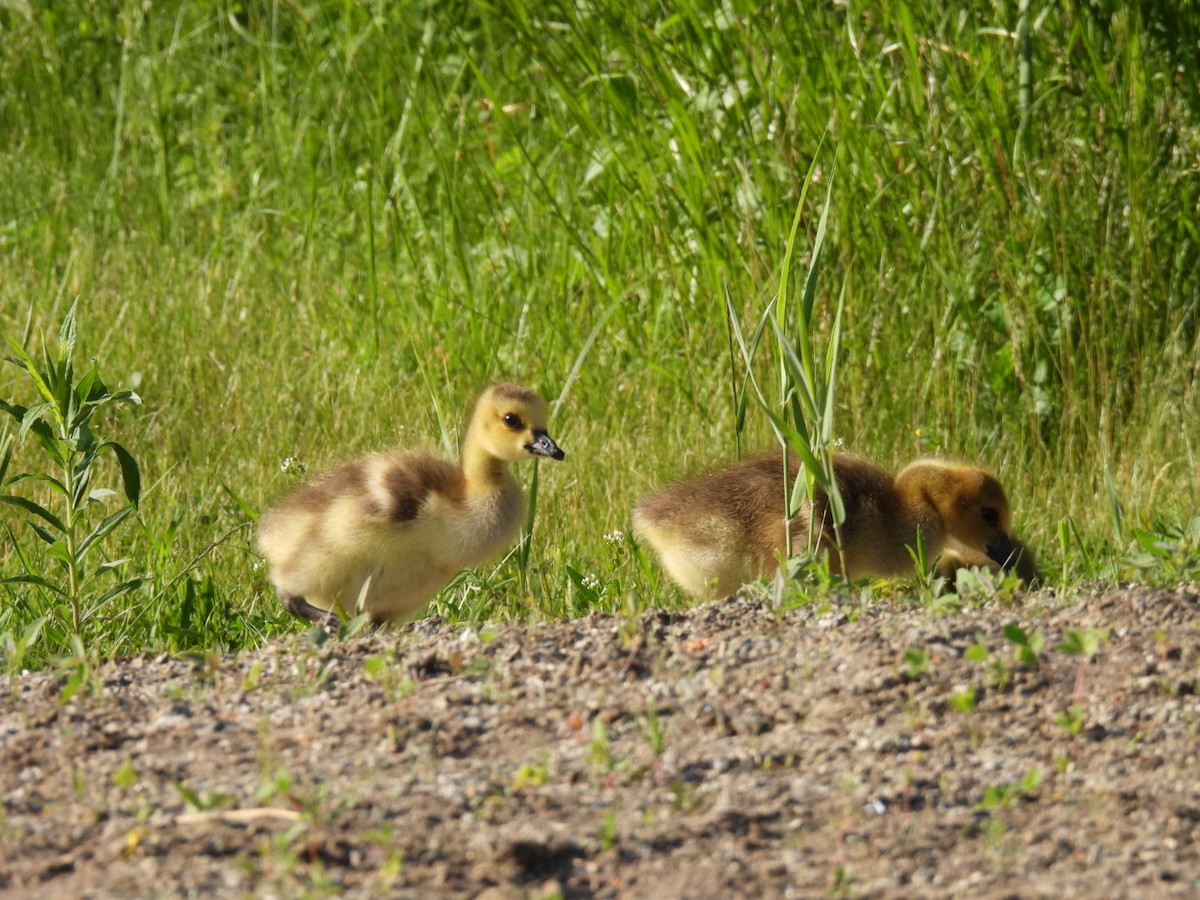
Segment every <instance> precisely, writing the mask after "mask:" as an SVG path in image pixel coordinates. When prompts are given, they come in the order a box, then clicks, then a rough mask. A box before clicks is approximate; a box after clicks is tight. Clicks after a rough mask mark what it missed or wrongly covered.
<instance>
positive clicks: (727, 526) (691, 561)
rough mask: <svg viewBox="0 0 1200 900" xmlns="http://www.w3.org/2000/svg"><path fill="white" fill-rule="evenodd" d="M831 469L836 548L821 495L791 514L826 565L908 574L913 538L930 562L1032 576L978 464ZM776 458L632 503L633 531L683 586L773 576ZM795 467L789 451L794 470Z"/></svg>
mask: <svg viewBox="0 0 1200 900" xmlns="http://www.w3.org/2000/svg"><path fill="white" fill-rule="evenodd" d="M833 465H834V475H835V477H836V478H837V483H838V489H839V490H840V492H841V495H842V502H843V504H844V506H845V511H846V521H845V522H843V523H842V528H841V530H842V551H841V553H838V552H837V549H836V547H837V545H836V542H835V540H834V530H833V519H832V515H831V514H830V512H829V509H828V500H827V497H826V496H825V494H824V492H821V491H818V492H817V496H816V497H815V498H814V501H813V502H812V503H811V504H809V503H805V504H804V506H803V507H802V508H801V510H800V511H799V512H798V513H797V514H796V516H795V518H793V519H792V542H793V546H794V547H806V546H807V545H808V540H809V534H810V529H815V530H816V533H815V534H814V535H813V537H814V544H815V547H816V548H817V549H822V548H824V549H826V550H828V551H829V552H830V554H831V563H832V567H833V569H834V570H835V571H836V572H838V573H840V574H842V575H843V576H845V577H846V578H850V579H854V578H860V577H862V576H866V575H880V576H892V575H912V574H914V572H915V571H916V567H915V565H914V563H913V559H912V556H911V555H910V552H909V548H914V549H915V548H916V546H917V535H918V531H919V533H920V539H921V542H922V544H923V546H924V551H925V555H926V557H927V558H929V559H936V558H937V557H938V556H939V555H940V556H941V560H940V562H939V564H938V570H939V572H940V573H941V574H944V575H948V576H949V575H952V574H953V572H954V570H955V569H957V568H959V567H960V566H988V567H991V568H996V567H1000V568H1003V569H1005V570H1006V571H1008V570H1011V569H1014V568H1015V570H1016V571H1017V574H1019V575H1020V576H1021V577H1022V578H1023V579H1025V581H1027V582H1031V581H1033V580H1034V579H1035V578H1037V569H1036V567H1035V565H1034V562H1033V555H1032V553H1030V551H1029V550H1028V549H1027V548H1025V546H1024V545H1023V544H1021V543H1020V542H1019V541H1016V540H1014V539H1013V537H1012V534H1011V532H1010V530H1009V529H1010V525H1011V513H1010V511H1009V506H1008V500H1007V498H1006V497H1005V496H1004V489H1003V488H1001V487H1000V483H999V482H998V481H997V480H996V479H995V478H994V477H993V476H992V475H991V474H989V473H988V472H986V471H984V470H983V469H979V468H976V467H974V466H965V465H954V464H950V463H945V462H940V461H937V460H931V459H923V460H918V461H916V462H914V463H912V464H911V465H909V466H907V467H906V468H905V469H904V470H903V471H901V472H900V474H899V475H897V476H896V477H894V478H893V477H892V476H891V475H890V474H888V473H887V472H885V471H883V470H882V469H880V468H878V467H877V466H874V465H872V464H871V463H869V462H867V461H866V460H864V459H861V458H859V457H856V456H850V455H845V454H838V455H836V456H835V457H834V463H833ZM782 473H783V461H782V458H781V456H780V454H778V453H768V454H765V455H763V456H758V457H755V458H753V459H748V460H744V461H743V462H740V463H737V464H735V465H732V466H729V467H728V468H725V469H721V470H719V471H716V472H713V473H711V474H709V475H704V476H701V477H700V478H697V479H694V480H692V481H687V482H684V483H682V484H677V485H674V486H672V487H668V488H666V489H664V490H662V491H659V492H658V493H656V494H652V495H650V496H649V497H644V498H642V499H641V500H639V501H638V502H637V504H636V505H635V507H634V509H633V529H634V532H635V533H636V534H637V535H638V537H640V538H641V539H642V540H644V541H645V542H646V543H648V544H649V545H650V546H651V547H653V548H654V550H655V551H656V552H657V554H658V556H659V559H660V560H661V561H662V566H663V568H664V569H666V571H667V574H668V575H670V576H671V578H672V579H674V581H675V582H676V583H677V584H678V585H679V586H680V587H681V588H683V589H684V590H685V591H687V592H688V593H689V594H692V595H693V596H694V597H696V598H697V599H701V600H708V599H715V598H717V597H725V596H728V595H729V594H732V593H734V592H735V591H737V589H738V588H739V587H741V585H743V584H745V583H747V582H749V581H753V580H754V579H756V578H759V577H762V576H770V575H772V574H774V572H775V570H776V569H777V567H778V563H777V559H778V557H779V555H781V554H782V553H783V552H784V547H785V534H784V504H783V484H782V481H783V479H782ZM798 473H799V463H798V462H797V461H796V460H795V459H794V458H793V460H792V465H791V477H792V478H793V479H794V478H796V477H797V475H798Z"/></svg>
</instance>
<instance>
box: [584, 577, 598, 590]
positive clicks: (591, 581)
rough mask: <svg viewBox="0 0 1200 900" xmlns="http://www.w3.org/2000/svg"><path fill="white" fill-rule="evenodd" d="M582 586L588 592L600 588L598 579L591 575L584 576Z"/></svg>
mask: <svg viewBox="0 0 1200 900" xmlns="http://www.w3.org/2000/svg"><path fill="white" fill-rule="evenodd" d="M583 586H584V587H585V588H587V589H588V590H589V591H594V590H596V588H598V587H600V579H599V578H597V577H596V576H595V575H592V574H588V575H584V576H583Z"/></svg>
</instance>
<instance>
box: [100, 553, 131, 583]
mask: <svg viewBox="0 0 1200 900" xmlns="http://www.w3.org/2000/svg"><path fill="white" fill-rule="evenodd" d="M132 559H133V557H132V556H126V557H124V558H123V559H111V560H109V561H108V562H102V563H100V565H98V566H96V571H95V572H93V573H92V577H93V578H94V577H96V576H97V575H103V574H104V573H105V572H114V571H116V570H117V569H119V568H120V567H121V566H123V565H125V563H127V562H130V561H131V560H132Z"/></svg>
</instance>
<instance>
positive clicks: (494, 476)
mask: <svg viewBox="0 0 1200 900" xmlns="http://www.w3.org/2000/svg"><path fill="white" fill-rule="evenodd" d="M462 469H463V478H464V479H466V482H467V491H468V492H469V493H473V494H483V493H491V492H494V491H501V490H504V489H505V488H507V487H508V486H509V485H511V484H513V483H514V482H515V479H514V478H513V475H512V472H510V471H509V470H508V462H507V461H505V460H503V459H500V458H499V457H496V456H493V455H492V454H491V453H489V452H488V451H487V450H485V449H484V448H483V447H481V446H480V444H479V442H478V441H476V440H473V439H472V433H471V432H467V441H466V444H465V445H464V446H463V457H462Z"/></svg>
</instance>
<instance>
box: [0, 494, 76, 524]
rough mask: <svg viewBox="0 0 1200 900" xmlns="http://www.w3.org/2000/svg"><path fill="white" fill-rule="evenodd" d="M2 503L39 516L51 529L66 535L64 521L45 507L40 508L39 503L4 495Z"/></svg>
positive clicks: (0, 497) (1, 499)
mask: <svg viewBox="0 0 1200 900" xmlns="http://www.w3.org/2000/svg"><path fill="white" fill-rule="evenodd" d="M0 503H8V504H9V505H11V506H19V507H21V509H23V510H25V511H26V512H30V513H33V514H34V515H35V516H38V517H39V518H41V519H42V520H44V521H45V522H46V523H47V524H48V525H50V526H51V527H53V528H57V529H58V530H59V531H61V532H63V533H66V530H67V528H66V526H65V525H63V523H62V521H61V520H60V519H59V518H58V516H56V515H54V513H52V512H50V511H49V510H48V509H46V508H45V507H43V506H39V505H38V504H37V503H34V502H33V501H32V500H29V499H27V498H26V497H15V496H12V495H4V496H0Z"/></svg>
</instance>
